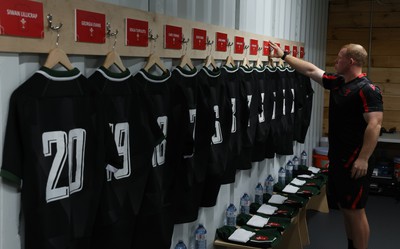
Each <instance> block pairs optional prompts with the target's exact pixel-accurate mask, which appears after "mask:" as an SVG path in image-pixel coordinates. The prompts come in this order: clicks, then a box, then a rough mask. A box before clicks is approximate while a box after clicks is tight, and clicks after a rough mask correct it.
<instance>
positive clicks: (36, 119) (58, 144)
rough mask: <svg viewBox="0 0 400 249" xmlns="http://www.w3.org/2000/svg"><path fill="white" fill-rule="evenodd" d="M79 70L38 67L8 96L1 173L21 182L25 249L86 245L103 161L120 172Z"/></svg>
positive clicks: (108, 135) (106, 130)
mask: <svg viewBox="0 0 400 249" xmlns="http://www.w3.org/2000/svg"><path fill="white" fill-rule="evenodd" d="M93 93H94V90H93V89H92V88H91V87H90V85H89V84H88V83H87V79H86V78H85V77H84V76H82V75H81V73H80V72H79V70H78V69H76V68H75V69H73V70H70V71H55V70H52V69H48V68H45V67H42V68H41V69H40V70H38V71H37V72H36V73H35V74H33V75H32V76H31V77H30V78H29V79H28V80H26V81H25V82H24V83H23V84H22V85H21V86H19V87H18V88H17V89H16V90H15V91H14V92H13V93H12V95H11V99H10V106H9V113H8V121H7V128H6V134H5V140H4V153H3V165H2V170H1V175H2V176H3V177H6V178H11V179H13V180H17V181H18V182H22V192H21V201H22V205H21V206H22V211H23V214H24V222H25V224H24V225H25V227H24V228H25V232H24V234H25V242H24V244H25V248H27V249H29V248H35V249H36V248H60V249H61V248H88V245H89V244H88V243H89V238H90V236H91V235H92V229H93V225H94V222H95V217H96V213H97V208H98V205H99V200H100V194H101V192H102V188H103V183H104V177H105V173H106V164H107V163H109V164H111V165H114V166H118V167H120V166H121V164H120V163H119V158H118V155H117V151H116V148H115V144H114V142H113V139H112V136H111V132H110V129H109V128H108V125H107V123H106V122H105V120H104V116H103V113H102V112H101V109H100V108H99V107H100V106H99V104H100V102H99V101H97V99H96V98H95V97H94V95H93Z"/></svg>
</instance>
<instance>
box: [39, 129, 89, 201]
mask: <svg viewBox="0 0 400 249" xmlns="http://www.w3.org/2000/svg"><path fill="white" fill-rule="evenodd" d="M85 142H86V131H85V130H84V129H80V128H77V129H73V130H70V131H69V132H68V134H67V133H66V132H64V131H51V132H45V133H43V135H42V143H43V154H44V156H45V157H48V156H52V155H54V159H53V163H52V165H51V168H50V172H49V176H48V178H47V184H46V201H47V202H52V201H56V200H59V199H64V198H67V197H69V195H70V194H73V193H75V192H78V191H80V190H81V189H82V187H83V171H84V166H85V165H84V155H85ZM53 145H55V150H56V151H53V150H52V149H53V148H52V147H53ZM67 159H68V180H69V185H68V186H58V185H59V184H58V182H59V180H60V177H61V175H62V172H63V169H64V166H65V161H66V160H67Z"/></svg>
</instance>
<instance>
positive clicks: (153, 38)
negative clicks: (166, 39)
mask: <svg viewBox="0 0 400 249" xmlns="http://www.w3.org/2000/svg"><path fill="white" fill-rule="evenodd" d="M157 39H158V34H157V35H155V36H154V35H153V33H152V31H151V29H149V40H151V41H156V40H157Z"/></svg>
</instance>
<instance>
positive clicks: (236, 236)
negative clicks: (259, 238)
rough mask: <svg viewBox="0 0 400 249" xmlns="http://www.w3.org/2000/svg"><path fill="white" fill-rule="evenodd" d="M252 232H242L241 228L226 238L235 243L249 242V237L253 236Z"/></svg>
mask: <svg viewBox="0 0 400 249" xmlns="http://www.w3.org/2000/svg"><path fill="white" fill-rule="evenodd" d="M254 234H256V233H254V232H250V231H247V230H244V229H243V228H239V229H236V230H235V231H234V232H233V233H232V234H231V236H229V237H228V240H232V241H236V242H243V243H246V242H247V241H249V240H250V238H251V236H253V235H254Z"/></svg>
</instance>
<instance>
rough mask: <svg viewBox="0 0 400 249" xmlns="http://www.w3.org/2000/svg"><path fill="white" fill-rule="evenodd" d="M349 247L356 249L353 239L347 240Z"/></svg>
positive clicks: (349, 248)
mask: <svg viewBox="0 0 400 249" xmlns="http://www.w3.org/2000/svg"><path fill="white" fill-rule="evenodd" d="M347 245H348V247H347V248H348V249H355V248H354V245H353V241H352V240H351V239H347Z"/></svg>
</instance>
